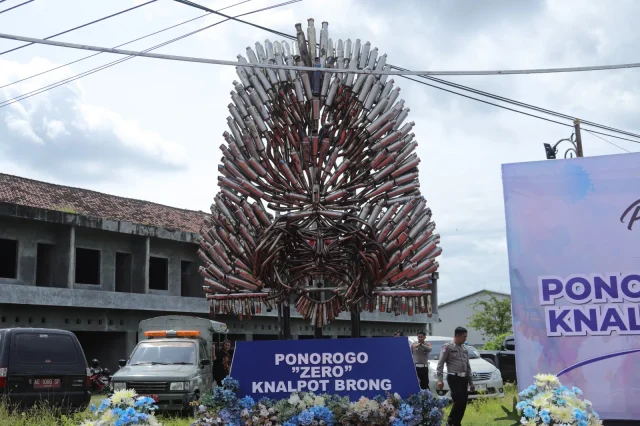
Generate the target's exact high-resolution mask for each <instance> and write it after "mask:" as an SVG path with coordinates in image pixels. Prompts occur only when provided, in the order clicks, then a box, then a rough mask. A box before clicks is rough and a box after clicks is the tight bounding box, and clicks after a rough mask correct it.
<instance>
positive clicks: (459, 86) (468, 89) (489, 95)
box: [390, 65, 640, 138]
mask: <svg viewBox="0 0 640 426" xmlns="http://www.w3.org/2000/svg"><path fill="white" fill-rule="evenodd" d="M390 67H391V68H394V69H397V70H400V71H403V70H404V68H401V67H398V66H395V65H390ZM419 77H421V78H423V79H426V80H430V81H433V82H436V83H439V84H443V85H445V86H449V87H454V88H456V89H461V90H464V91H466V92H471V93H474V94H477V95H481V96H485V97H487V98H491V99H495V100H498V101H501V102H505V103H508V104H512V105H516V106H519V107H522V108H527V109H531V110H534V111H538V112H542V113H544V114H548V115H553V116H556V117H559V118H564V119H566V120H574V119H576V118H578V117H576V116H572V115H569V114H563V113H561V112H557V111H553V110H550V109H546V108H542V107H538V106H535V105H531V104H528V103H525V102H520V101H517V100H514V99H510V98H507V97H504V96H500V95H496V94H493V93H489V92H485V91H482V90H478V89H474V88H472V87H469V86H464V85H462V84H458V83H454V82H452V81H448V80H443V79H440V78H436V77H432V76H419ZM432 87H436V88H437V86H432ZM454 93H455V92H454ZM474 99H475V98H474ZM580 122H581V123H582V124H588V125H589V126H592V127H597V128H600V129H604V130H609V131H612V132H616V133H620V134H624V135H627V136H632V137H635V138H640V134H637V133H632V132H627V131H624V130H619V129H616V128H614V127H609V126H604V125H602V124H598V123H594V122H592V121H588V120H584V119H582V118H581V119H580Z"/></svg>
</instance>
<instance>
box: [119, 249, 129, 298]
mask: <svg viewBox="0 0 640 426" xmlns="http://www.w3.org/2000/svg"><path fill="white" fill-rule="evenodd" d="M131 284H132V281H131V254H129V253H116V291H117V292H120V293H131V292H132V289H131Z"/></svg>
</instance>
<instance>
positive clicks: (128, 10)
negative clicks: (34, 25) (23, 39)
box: [0, 0, 158, 55]
mask: <svg viewBox="0 0 640 426" xmlns="http://www.w3.org/2000/svg"><path fill="white" fill-rule="evenodd" d="M157 1H158V0H149V1H148V2H146V3H142V4H139V5H137V6H133V7H130V8H128V9H125V10H121V11H120V12H116V13H113V14H111V15H109V16H105V17H104V18H100V19H96V20H95V21H91V22H87V23H86V24H82V25H79V26H77V27H74V28H71V29H68V30H66V31H62V32H61V33H58V34H54V35H51V36H49V37H45V38H44V40H49V39H51V38H54V37H58V36H59V35H62V34H67V33H70V32H72V31H75V30H79V29H80V28H84V27H88V26H89V25H92V24H96V23H98V22H101V21H105V20H107V19H109V18H113V17H114V16H118V15H122V14H123V13H126V12H130V11H132V10H134V9H138V8H139V7H142V6H146V5H148V4H151V3H155V2H157ZM32 44H34V43H27V44H23V45H22V46H18V47H14V48H13V49H9V50H5V51H4V52H0V55H4V54H5V53H9V52H15V51H16V50H20V49H22V48H24V47H27V46H31V45H32Z"/></svg>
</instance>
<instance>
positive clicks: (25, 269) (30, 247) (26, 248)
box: [18, 238, 38, 285]
mask: <svg viewBox="0 0 640 426" xmlns="http://www.w3.org/2000/svg"><path fill="white" fill-rule="evenodd" d="M37 254H38V244H37V242H36V241H35V239H26V238H25V239H23V240H19V241H18V281H21V282H22V283H23V284H24V285H36V257H37Z"/></svg>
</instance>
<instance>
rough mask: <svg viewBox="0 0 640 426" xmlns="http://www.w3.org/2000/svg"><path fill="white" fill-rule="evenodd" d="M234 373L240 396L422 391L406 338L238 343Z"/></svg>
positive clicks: (370, 395)
mask: <svg viewBox="0 0 640 426" xmlns="http://www.w3.org/2000/svg"><path fill="white" fill-rule="evenodd" d="M230 376H231V377H233V378H234V379H236V380H238V381H239V382H240V395H241V396H245V395H250V396H251V397H253V398H254V399H255V400H258V399H260V398H264V397H266V398H274V399H283V398H288V397H289V395H290V394H291V393H292V392H313V393H315V394H322V393H329V394H337V395H340V396H347V397H349V399H350V400H351V401H357V400H358V399H360V397H362V396H365V397H367V398H373V397H375V396H376V395H382V396H385V395H386V393H387V392H391V393H396V392H397V393H398V394H400V396H402V397H403V398H406V397H408V396H409V395H411V394H416V393H418V392H419V391H420V386H419V384H418V377H417V375H416V369H415V367H414V364H413V359H412V358H411V351H410V349H409V342H408V341H407V338H401V337H383V338H369V339H366V338H365V339H318V340H272V341H258V342H237V343H236V349H235V353H234V356H233V363H232V365H231V374H230Z"/></svg>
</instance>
